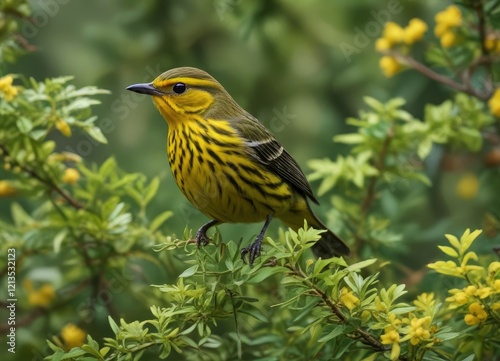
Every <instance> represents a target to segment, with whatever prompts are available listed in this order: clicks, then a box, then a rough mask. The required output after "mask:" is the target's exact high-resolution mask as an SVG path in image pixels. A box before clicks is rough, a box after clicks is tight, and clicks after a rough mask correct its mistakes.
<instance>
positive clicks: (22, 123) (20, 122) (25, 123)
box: [16, 117, 33, 134]
mask: <svg viewBox="0 0 500 361" xmlns="http://www.w3.org/2000/svg"><path fill="white" fill-rule="evenodd" d="M16 125H17V128H18V129H19V131H20V132H21V133H22V134H28V133H29V132H30V131H31V129H33V123H32V122H31V120H29V119H28V118H26V117H19V118H18V119H17V121H16Z"/></svg>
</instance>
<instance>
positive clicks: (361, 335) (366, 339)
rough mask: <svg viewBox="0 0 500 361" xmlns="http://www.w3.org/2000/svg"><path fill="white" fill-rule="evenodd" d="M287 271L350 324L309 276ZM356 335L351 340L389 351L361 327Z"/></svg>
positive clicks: (402, 357)
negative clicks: (358, 340) (357, 340)
mask: <svg viewBox="0 0 500 361" xmlns="http://www.w3.org/2000/svg"><path fill="white" fill-rule="evenodd" d="M285 267H286V268H287V269H289V270H290V271H291V272H292V274H294V275H295V276H297V277H300V278H301V279H302V280H303V282H304V284H305V285H306V286H307V287H308V288H310V289H311V290H312V291H313V292H314V294H315V295H316V296H318V297H319V298H321V300H322V301H323V303H324V304H325V305H326V306H328V308H329V309H330V310H331V311H332V313H333V314H334V315H335V316H337V317H338V319H339V320H340V322H341V323H343V324H344V325H348V324H349V319H348V318H347V316H345V315H344V314H343V313H342V311H341V310H340V308H339V307H338V306H337V305H336V304H335V303H334V302H332V300H331V299H330V297H329V296H328V295H327V294H326V293H325V292H324V291H323V290H322V289H321V288H319V287H318V286H316V285H315V284H314V283H313V282H311V281H310V280H309V279H308V278H307V276H306V275H305V274H304V273H303V272H302V270H300V269H296V268H294V267H292V266H291V265H290V264H287V265H285ZM354 332H355V335H353V336H349V337H351V338H355V339H361V340H362V342H363V343H364V344H367V345H370V346H371V347H372V348H374V349H375V350H376V351H377V352H385V351H388V350H389V348H388V347H386V346H384V345H383V344H382V343H381V342H380V341H378V340H377V339H376V338H375V337H373V336H372V335H371V334H369V333H368V332H366V331H365V330H363V329H362V328H361V327H355V328H354ZM399 359H400V360H401V361H405V360H406V358H405V357H404V356H400V357H399Z"/></svg>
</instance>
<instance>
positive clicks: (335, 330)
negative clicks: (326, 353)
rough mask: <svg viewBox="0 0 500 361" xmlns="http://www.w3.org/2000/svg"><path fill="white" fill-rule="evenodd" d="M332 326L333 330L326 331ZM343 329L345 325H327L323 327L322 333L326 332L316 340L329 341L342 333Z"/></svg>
mask: <svg viewBox="0 0 500 361" xmlns="http://www.w3.org/2000/svg"><path fill="white" fill-rule="evenodd" d="M332 328H333V330H332V331H330V332H328V331H329V330H330V329H332ZM345 329H346V326H344V325H329V326H327V327H325V328H324V329H323V334H324V333H325V331H326V332H327V334H326V335H324V336H323V337H321V338H320V339H319V340H318V342H326V341H330V340H332V339H334V338H335V337H337V336H340V335H342V334H343V333H344V331H345Z"/></svg>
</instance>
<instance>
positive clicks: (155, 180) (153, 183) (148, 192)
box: [143, 177, 160, 206]
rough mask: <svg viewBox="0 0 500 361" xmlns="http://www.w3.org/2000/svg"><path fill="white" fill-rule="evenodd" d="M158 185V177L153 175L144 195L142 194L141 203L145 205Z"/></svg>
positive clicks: (153, 194)
mask: <svg viewBox="0 0 500 361" xmlns="http://www.w3.org/2000/svg"><path fill="white" fill-rule="evenodd" d="M159 186H160V179H159V178H158V177H154V178H153V179H152V180H151V182H150V183H149V185H148V187H147V189H146V195H145V196H144V201H143V205H144V206H146V205H147V204H148V203H149V202H150V201H151V199H153V197H154V196H155V194H156V192H157V191H158V187H159Z"/></svg>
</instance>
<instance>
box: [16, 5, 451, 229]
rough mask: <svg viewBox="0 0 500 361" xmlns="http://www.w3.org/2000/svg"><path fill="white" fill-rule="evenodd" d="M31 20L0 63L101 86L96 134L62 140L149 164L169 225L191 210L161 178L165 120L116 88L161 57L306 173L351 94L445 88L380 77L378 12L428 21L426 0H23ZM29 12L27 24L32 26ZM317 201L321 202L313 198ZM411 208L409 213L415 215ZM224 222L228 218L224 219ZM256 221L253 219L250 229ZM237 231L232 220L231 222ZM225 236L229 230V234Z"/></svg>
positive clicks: (189, 218)
mask: <svg viewBox="0 0 500 361" xmlns="http://www.w3.org/2000/svg"><path fill="white" fill-rule="evenodd" d="M32 4H33V9H34V16H33V19H34V20H35V26H33V25H31V26H28V25H27V26H26V27H24V28H23V30H24V31H23V32H22V33H23V34H24V35H26V37H27V39H28V40H29V42H30V43H31V44H32V45H34V46H35V47H36V49H37V50H36V51H35V52H33V53H31V54H29V55H27V56H25V57H23V58H21V61H20V62H19V63H17V64H16V65H15V66H14V67H12V69H11V70H12V72H17V73H22V74H25V75H29V76H33V77H35V78H37V79H43V78H45V77H55V76H61V75H74V76H75V83H76V84H77V86H86V85H96V86H98V87H100V88H104V89H109V90H111V92H112V93H111V95H107V96H102V97H100V99H101V100H102V105H100V106H98V107H95V114H96V115H98V116H99V118H100V121H98V124H100V125H101V126H103V128H104V129H103V131H104V133H105V135H106V136H107V137H108V139H109V144H108V145H99V144H95V143H93V142H90V141H89V140H88V139H87V138H85V137H82V138H77V137H72V138H71V139H64V140H63V141H64V142H66V143H67V147H69V148H67V149H71V150H73V151H76V152H77V153H78V154H80V155H81V156H83V157H84V158H85V159H86V160H87V161H95V162H101V161H102V160H104V159H106V158H107V157H109V156H111V155H113V156H115V157H116V158H117V160H118V162H119V164H120V166H121V167H122V168H124V169H125V170H127V171H129V172H142V173H145V174H147V175H148V176H155V175H160V176H161V178H162V191H161V192H159V195H158V197H157V199H156V200H155V203H156V205H155V207H156V209H157V211H158V212H160V211H161V210H162V209H165V208H166V207H167V208H172V209H173V210H174V211H176V210H177V212H175V216H174V218H173V222H171V225H172V231H173V232H176V233H178V234H179V233H180V232H182V231H183V227H184V225H185V224H186V223H188V225H189V226H190V227H191V228H196V227H197V226H198V224H199V223H200V222H202V221H203V220H204V219H203V218H201V217H199V216H198V214H197V212H196V211H195V210H194V209H192V207H191V206H190V205H189V204H188V202H187V201H186V200H185V199H184V197H182V195H181V194H180V191H179V190H178V189H177V187H176V185H175V184H174V182H173V179H172V176H171V173H170V169H169V168H168V163H167V157H166V154H165V150H164V149H165V138H166V134H167V125H166V123H165V122H164V121H163V119H162V118H161V116H160V115H159V114H158V113H157V110H156V109H155V107H154V106H152V104H151V103H152V102H151V100H150V99H149V98H148V97H144V96H141V95H138V94H133V93H131V92H127V91H125V90H124V89H125V87H126V86H127V85H130V84H133V83H138V82H145V81H152V80H153V79H154V78H155V77H156V75H158V74H160V73H162V72H163V71H166V70H168V69H170V68H173V67H178V66H194V67H199V68H201V69H203V70H205V71H207V72H209V73H210V74H212V75H213V76H214V77H215V78H216V79H218V80H219V82H221V83H222V84H223V86H225V87H226V89H227V90H228V91H229V93H230V94H231V95H232V96H233V97H234V98H235V99H236V101H237V102H238V103H239V104H240V105H242V106H243V107H244V108H245V109H246V110H248V111H249V112H250V113H252V114H253V115H255V116H256V117H257V118H258V119H259V120H260V121H261V122H263V123H264V124H265V125H266V126H267V127H268V128H269V129H271V130H272V131H273V132H274V133H275V135H276V136H277V137H278V139H279V140H280V141H281V142H282V143H283V145H284V146H285V147H286V148H287V149H288V150H289V152H290V153H291V154H292V155H293V156H294V157H295V158H296V159H297V160H298V162H299V164H301V165H302V167H303V169H304V171H305V172H306V173H307V172H308V170H307V167H306V161H307V160H308V159H311V158H323V157H332V158H334V157H335V156H336V155H337V154H342V153H343V152H344V151H345V150H344V149H343V148H342V146H341V145H333V144H332V137H333V136H334V135H335V134H340V133H343V132H347V131H349V129H348V127H347V126H346V124H345V119H346V118H347V117H350V116H356V115H357V114H358V112H359V110H360V109H362V108H363V106H364V105H363V97H364V96H373V97H375V98H377V99H380V100H387V99H389V98H391V97H395V96H401V97H404V98H405V99H407V102H408V106H407V110H408V111H410V112H411V113H412V114H414V115H415V116H416V117H420V116H421V115H422V114H423V109H424V104H425V103H427V102H430V103H435V104H438V103H440V102H441V101H443V100H444V99H446V97H447V96H449V93H448V92H447V90H446V89H444V88H443V87H441V86H436V84H434V83H433V82H431V81H430V80H428V79H426V78H425V77H423V76H421V75H419V74H417V73H415V72H406V73H403V74H401V75H400V76H397V77H395V78H393V79H386V78H385V77H384V76H383V75H382V73H381V71H380V70H379V68H378V61H379V58H380V56H379V54H377V53H376V52H375V50H374V43H375V40H376V38H377V37H379V36H380V34H381V31H382V28H383V25H382V24H383V23H384V22H385V21H388V20H392V21H396V22H399V23H402V24H406V23H407V22H408V20H409V19H411V18H412V17H420V18H422V19H424V20H426V21H427V20H432V17H433V14H435V12H436V11H437V10H438V9H439V4H436V3H435V2H433V1H418V2H415V1H389V2H377V3H374V2H373V1H368V0H367V1H355V2H347V1H346V2H326V1H313V0H307V1H300V2H299V1H283V0H282V1H274V0H273V1H269V0H258V1H244V0H233V1H231V0H210V1H196V0H187V1H185V0H183V1H180V0H176V1H168V2H167V1H153V0H146V1H140V2H136V1H132V0H129V1H127V0H124V1H118V0H111V1H106V2H101V1H93V0H90V1H85V2H81V1H72V0H64V1H62V0H59V1H58V0H53V1H49V0H47V1H33V2H32ZM37 23H38V26H37V25H36V24H37ZM322 203H325V202H324V201H323V202H322ZM416 217H418V215H416ZM226 228H227V229H228V232H231V228H232V227H231V226H228V227H226ZM250 229H252V230H255V232H256V231H257V228H255V227H253V228H250ZM238 232H239V231H238ZM229 236H231V234H229Z"/></svg>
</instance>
